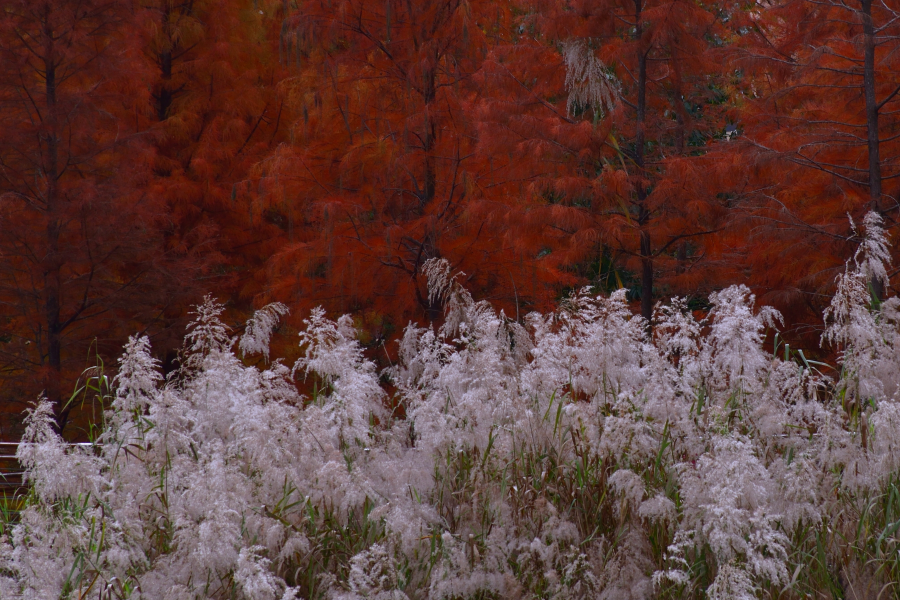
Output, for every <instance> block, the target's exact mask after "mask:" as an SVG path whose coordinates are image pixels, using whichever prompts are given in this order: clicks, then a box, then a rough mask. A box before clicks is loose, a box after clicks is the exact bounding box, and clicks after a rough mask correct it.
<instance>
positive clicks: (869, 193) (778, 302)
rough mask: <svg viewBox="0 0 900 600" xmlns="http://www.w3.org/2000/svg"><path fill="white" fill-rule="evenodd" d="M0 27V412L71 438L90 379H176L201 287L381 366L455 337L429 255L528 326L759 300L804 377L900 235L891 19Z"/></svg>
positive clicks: (396, 10)
mask: <svg viewBox="0 0 900 600" xmlns="http://www.w3.org/2000/svg"><path fill="white" fill-rule="evenodd" d="M0 16H2V21H0V53H2V56H0V122H2V132H3V135H2V139H0V198H2V200H0V224H2V226H0V252H2V261H0V297H2V303H0V306H2V309H0V313H2V321H0V333H2V337H0V377H2V379H0V396H2V402H3V408H4V411H5V412H6V413H7V414H8V415H9V414H11V413H19V412H21V410H22V409H23V408H24V407H25V406H26V404H27V403H28V402H30V401H32V400H33V399H34V398H36V397H37V395H38V394H39V393H41V392H43V393H44V394H46V396H47V398H48V399H49V400H51V401H52V402H54V403H56V405H57V406H58V414H57V420H58V423H59V425H60V426H64V425H65V423H66V421H67V419H68V418H69V415H68V413H67V412H66V411H67V410H69V409H68V408H62V407H63V406H64V405H65V402H66V400H67V399H68V398H69V396H70V394H71V392H72V390H73V389H75V388H76V386H77V380H78V377H79V374H80V373H81V372H82V371H83V370H84V369H85V368H87V367H89V366H91V365H93V364H96V361H97V360H98V359H100V360H105V361H106V362H107V363H108V362H109V361H110V360H112V357H114V356H116V355H117V353H118V352H119V351H120V349H121V347H122V344H123V343H124V341H125V339H126V337H127V336H128V335H130V334H133V333H136V332H140V333H145V334H147V335H149V336H150V338H151V339H152V340H153V344H154V348H155V350H154V351H155V353H156V354H157V355H158V357H159V358H160V359H161V360H163V362H164V363H165V365H166V368H167V369H172V368H174V365H175V363H176V360H177V350H178V348H179V344H180V342H179V341H178V340H179V339H180V335H181V333H182V331H183V328H184V325H185V324H186V322H187V321H186V317H187V314H188V312H189V310H190V307H191V306H193V305H195V304H197V303H198V302H200V300H201V299H202V297H203V295H204V294H207V293H211V294H213V295H214V296H215V297H217V298H218V299H220V300H221V301H222V302H224V303H225V306H226V307H227V311H228V313H227V314H228V315H229V317H228V319H229V320H230V321H232V322H233V323H235V324H237V323H241V322H243V320H244V319H246V317H247V316H248V315H249V314H250V312H252V309H254V308H258V307H259V306H262V305H264V304H266V303H268V302H272V301H279V302H283V303H285V304H286V305H287V306H289V307H290V309H291V316H290V317H288V320H287V322H286V324H285V325H284V326H283V332H284V333H290V332H291V331H293V332H295V333H296V327H297V325H298V323H299V319H301V318H302V317H304V316H305V315H306V314H308V311H309V310H310V309H311V308H313V307H315V306H322V307H324V308H325V309H326V310H327V311H328V312H329V314H335V315H338V314H343V313H348V314H352V315H353V316H354V319H355V321H356V323H357V325H358V326H359V328H360V331H361V332H362V335H363V343H364V345H365V346H366V347H367V348H369V349H370V350H371V354H372V357H373V358H374V359H376V360H378V361H379V364H381V363H384V364H387V362H388V360H389V357H388V355H390V353H391V352H394V351H395V347H394V346H395V344H396V339H397V338H398V337H399V335H400V333H401V331H402V329H403V328H404V327H405V326H406V324H407V323H408V322H409V321H413V322H416V323H428V322H435V323H436V322H438V321H439V320H440V315H441V312H442V310H441V307H440V306H438V305H435V304H434V302H433V301H431V300H429V297H428V292H427V289H426V282H425V279H424V277H423V271H422V268H423V265H424V263H425V262H426V261H428V260H429V259H432V258H446V259H447V260H449V261H450V262H451V264H452V265H453V267H454V269H458V270H462V271H464V272H465V273H466V285H467V286H468V287H469V289H471V290H472V293H473V294H474V295H475V296H476V297H477V298H479V299H487V300H489V301H491V302H492V303H495V304H496V305H497V306H500V307H502V308H503V309H504V310H505V312H506V314H507V315H515V317H516V318H517V319H519V320H520V321H521V320H522V319H523V318H524V316H525V315H526V314H527V313H529V312H530V311H532V310H547V309H550V308H553V307H555V306H556V305H557V304H558V302H559V301H560V300H561V299H563V298H565V297H566V296H567V295H568V294H569V293H570V292H571V291H572V290H574V289H577V288H579V287H581V286H584V285H589V286H593V287H594V288H596V289H597V290H599V291H603V292H607V293H608V292H610V291H613V290H615V289H618V288H627V289H628V290H629V296H628V298H629V301H630V302H631V303H632V305H633V308H634V310H635V312H639V313H640V314H642V315H643V316H644V317H645V318H648V319H649V318H650V317H651V315H652V310H653V306H654V303H655V302H656V301H658V300H659V299H662V298H668V297H672V296H676V295H677V296H687V297H689V298H690V299H691V302H692V304H691V306H692V308H694V309H697V310H704V309H705V308H706V307H705V305H704V302H705V301H704V300H703V298H705V297H706V295H708V293H709V292H711V291H715V290H718V289H721V288H723V287H725V286H727V285H729V284H732V283H745V284H746V285H748V286H750V287H751V288H752V289H753V290H754V291H755V292H756V293H757V294H758V296H759V299H760V300H761V301H762V302H764V303H767V304H772V305H774V306H776V307H777V308H778V309H780V310H781V311H782V312H784V313H785V314H786V315H787V316H788V317H789V321H790V323H791V326H790V327H789V331H787V332H786V333H785V334H786V335H788V336H789V337H790V338H791V339H792V341H793V342H794V343H795V344H796V345H799V346H804V347H807V348H809V351H810V352H814V353H815V352H817V347H818V338H819V336H820V335H821V327H819V328H818V329H817V326H816V325H815V324H816V323H818V322H820V315H821V313H822V311H823V309H824V308H825V306H827V304H828V301H829V300H830V297H831V295H832V294H833V292H834V281H835V276H836V275H837V274H838V273H839V272H840V270H841V268H842V265H843V263H844V261H845V260H846V259H847V258H848V257H849V256H850V255H851V254H852V252H853V249H854V248H855V244H856V243H857V242H858V236H859V231H857V230H855V229H854V226H853V222H857V221H859V220H860V219H861V217H862V215H863V214H864V213H866V212H867V211H870V210H871V211H875V212H877V213H879V214H881V215H883V216H884V218H885V219H886V223H887V229H888V231H889V232H890V231H893V228H894V226H895V224H896V222H897V217H898V201H897V193H898V192H897V190H898V187H897V186H898V185H900V182H898V179H897V177H898V175H900V163H898V148H900V144H898V135H900V130H898V120H900V119H898V111H897V107H898V106H900V96H898V95H897V93H898V85H900V82H898V80H897V77H896V64H895V63H896V61H898V60H900V59H898V58H897V57H898V53H897V50H898V47H900V37H898V34H900V23H898V22H897V14H896V12H895V10H894V8H892V7H891V6H889V5H888V3H884V2H881V3H879V2H867V1H862V2H859V3H840V2H824V3H822V2H806V1H777V2H766V3H752V2H749V3H739V2H715V3H702V2H685V1H681V0H677V1H655V0H650V1H647V0H628V1H622V2H616V1H606V0H602V1H591V2H573V1H567V2H555V1H549V0H548V1H543V0H541V1H535V2H508V1H506V0H504V1H495V0H472V1H468V2H465V1H462V0H450V1H446V0H417V1H415V2H403V1H394V0H372V1H370V0H352V1H338V0H327V1H326V0H322V1H319V0H315V1H306V0H304V1H303V2H297V1H295V0H283V1H282V0H278V1H275V0H252V1H251V0H217V1H212V0H18V1H17V0H4V2H3V12H2V15H0ZM876 285H880V284H877V282H876ZM874 291H875V293H876V294H877V295H878V296H879V297H880V296H883V295H885V294H889V290H888V289H886V288H885V289H882V288H881V287H878V289H875V290H874ZM282 337H284V338H285V339H289V340H291V342H290V344H291V345H293V336H291V335H288V336H282ZM392 344H394V346H392ZM288 352H290V351H289V350H288ZM6 421H7V422H8V424H7V425H6V426H7V427H11V426H12V423H13V421H15V419H12V420H10V418H7V419H6ZM7 434H9V435H12V434H13V431H12V429H5V430H4V435H7Z"/></svg>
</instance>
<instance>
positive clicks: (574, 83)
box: [562, 40, 621, 115]
mask: <svg viewBox="0 0 900 600" xmlns="http://www.w3.org/2000/svg"><path fill="white" fill-rule="evenodd" d="M562 54H563V60H564V61H565V65H566V89H567V90H569V100H568V102H567V104H566V109H567V111H568V114H569V115H571V114H572V113H573V111H575V110H576V109H579V108H580V109H582V110H583V109H585V108H587V107H591V108H593V109H594V110H595V111H597V113H598V114H601V115H603V114H607V113H610V112H612V110H613V109H614V108H615V106H616V102H617V101H618V99H619V95H620V94H621V90H620V87H619V82H618V81H617V80H616V78H615V76H614V75H613V74H612V73H610V72H609V70H608V69H607V67H606V65H604V64H603V61H601V60H600V59H599V58H597V56H596V54H595V53H594V50H593V48H591V47H590V46H589V45H588V44H587V43H586V42H585V41H584V40H570V41H568V42H565V43H563V45H562Z"/></svg>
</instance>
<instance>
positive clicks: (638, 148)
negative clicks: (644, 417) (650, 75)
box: [634, 0, 653, 324]
mask: <svg viewBox="0 0 900 600" xmlns="http://www.w3.org/2000/svg"><path fill="white" fill-rule="evenodd" d="M642 8H643V7H642V0H634V9H635V11H634V12H635V23H636V26H635V39H636V40H637V41H638V57H637V58H638V81H637V85H638V89H637V92H638V97H637V134H636V136H635V151H634V162H635V164H636V165H637V177H638V182H637V203H638V219H637V222H638V228H639V233H640V240H641V247H640V256H641V316H643V317H644V318H645V319H647V323H648V324H649V323H650V318H651V317H652V316H653V252H652V250H653V248H652V244H651V241H650V229H649V225H650V211H649V210H647V190H646V189H645V188H644V183H643V177H644V145H645V139H644V122H645V120H646V114H647V53H646V52H645V51H644V49H643V48H642V47H641V45H640V41H641V37H642V35H643V32H644V31H643V28H644V24H643V21H642V16H641V12H642Z"/></svg>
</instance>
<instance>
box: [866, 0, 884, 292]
mask: <svg viewBox="0 0 900 600" xmlns="http://www.w3.org/2000/svg"><path fill="white" fill-rule="evenodd" d="M861 5H862V22H863V91H864V95H865V98H866V131H867V133H868V146H869V198H870V200H869V210H871V211H874V212H877V213H881V156H880V151H879V140H878V110H879V106H878V101H877V99H876V98H875V24H874V23H873V22H872V0H862V2H861ZM872 289H873V291H874V293H875V296H876V297H877V298H878V299H879V300H882V299H884V282H883V281H881V280H873V281H872Z"/></svg>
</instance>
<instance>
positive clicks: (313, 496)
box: [0, 216, 900, 600]
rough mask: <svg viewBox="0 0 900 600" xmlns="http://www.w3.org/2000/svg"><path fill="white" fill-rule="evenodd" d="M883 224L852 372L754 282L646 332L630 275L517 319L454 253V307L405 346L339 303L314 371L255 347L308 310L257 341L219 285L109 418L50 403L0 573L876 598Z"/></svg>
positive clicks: (892, 478) (884, 349) (227, 594)
mask: <svg viewBox="0 0 900 600" xmlns="http://www.w3.org/2000/svg"><path fill="white" fill-rule="evenodd" d="M865 225H866V243H865V244H864V245H863V246H862V248H861V250H860V253H859V254H858V255H857V256H856V257H855V258H854V260H852V261H851V262H850V263H849V264H848V267H847V271H846V273H845V274H844V275H842V276H841V278H840V280H839V282H838V291H837V295H836V296H835V298H834V301H833V303H832V307H831V309H830V310H829V312H828V321H827V330H826V333H825V339H826V341H828V342H830V343H833V344H837V345H839V346H840V350H841V352H842V361H843V368H842V370H841V371H840V372H839V373H837V374H834V375H831V374H830V373H829V372H824V373H823V371H827V370H825V368H824V366H822V365H820V364H818V363H813V362H811V361H808V360H807V359H806V358H805V356H804V355H803V354H802V353H800V352H794V351H791V350H790V349H789V348H788V347H786V346H785V345H783V344H777V346H776V352H775V353H774V354H773V353H772V352H771V351H766V350H764V349H763V343H764V341H765V339H766V336H767V335H770V334H771V333H772V332H773V331H774V329H773V328H774V327H776V326H777V324H778V322H779V319H780V315H778V313H777V312H776V311H773V310H771V309H766V308H762V309H758V308H757V307H756V306H755V300H754V297H753V295H752V294H751V293H750V291H749V290H748V289H747V288H745V287H743V286H736V287H731V288H728V289H725V290H723V291H721V292H718V293H716V294H714V295H713V296H712V297H711V298H710V303H711V310H710V311H709V313H708V315H707V316H706V317H705V319H703V320H702V321H697V320H696V319H695V317H694V314H693V313H692V312H691V311H690V310H688V307H687V304H686V302H685V301H684V300H682V299H674V300H672V301H671V302H670V303H669V304H667V305H661V306H659V307H658V308H657V311H656V315H655V327H654V329H653V334H652V335H648V334H647V330H646V327H645V323H644V322H643V321H642V320H641V318H640V317H636V316H634V315H633V314H632V312H631V311H630V310H629V308H628V306H627V304H626V299H625V292H624V291H618V292H615V293H613V294H612V295H611V296H609V297H602V296H593V295H591V294H589V293H588V292H587V291H583V292H581V293H578V294H576V295H574V296H572V297H571V298H570V299H569V300H568V301H566V302H565V303H564V304H563V306H561V307H560V308H559V310H558V311H556V312H554V313H552V314H549V315H541V314H532V315H529V316H528V318H527V319H526V321H525V323H524V324H521V323H518V322H516V321H515V320H512V319H509V318H508V317H506V316H505V315H504V314H503V313H502V312H501V313H499V314H498V313H496V312H495V311H494V310H493V309H492V308H491V307H490V306H489V305H488V304H487V303H484V302H475V301H474V300H473V299H472V297H471V296H470V295H469V294H468V293H467V292H466V291H465V290H464V289H463V288H462V287H461V286H460V284H459V283H458V278H456V277H455V276H454V274H453V273H451V272H450V269H449V266H448V265H447V264H446V263H444V262H440V261H437V262H432V263H431V264H430V265H429V268H428V276H429V281H430V282H431V286H432V291H433V295H434V298H438V299H439V300H441V301H442V302H443V304H444V306H445V309H446V312H447V319H446V322H445V324H444V325H443V327H441V328H440V329H439V330H432V329H429V328H419V327H416V326H414V325H410V326H409V327H408V328H407V330H406V332H405V334H404V336H403V339H402V341H401V344H400V360H399V362H398V364H397V365H396V366H395V367H393V368H391V369H389V370H388V371H387V372H384V373H379V372H377V370H376V368H375V366H374V365H373V364H372V363H371V362H370V361H368V360H366V358H365V357H364V355H363V351H362V348H361V347H360V345H359V344H358V342H357V341H356V333H355V331H354V329H353V326H352V321H351V319H350V318H349V317H342V318H340V319H338V320H337V321H332V320H329V319H328V318H326V316H325V314H324V312H323V311H321V310H316V311H313V313H312V314H311V316H310V317H309V318H308V319H307V320H306V322H305V323H306V327H305V329H304V331H303V332H302V333H301V334H300V343H301V348H302V350H303V356H302V358H301V359H300V360H299V361H297V363H296V364H295V365H294V366H293V368H292V369H291V368H288V367H287V366H285V365H282V364H281V363H280V362H279V361H277V360H276V361H275V362H273V363H271V364H270V365H269V366H268V368H266V369H265V370H260V369H258V368H256V367H249V366H246V365H245V364H244V363H243V362H242V361H241V360H239V359H238V357H237V356H236V355H235V347H237V348H238V349H239V350H240V351H242V352H243V353H244V354H251V353H257V354H266V353H267V348H268V344H267V342H268V339H269V336H270V334H271V331H272V329H273V327H274V326H275V325H276V324H277V320H278V318H279V317H280V316H282V315H283V314H284V313H285V312H286V309H285V308H284V307H283V306H280V305H277V306H270V307H267V308H265V309H263V310H262V311H261V312H260V313H259V314H257V316H255V317H254V318H253V319H252V320H251V322H250V323H249V324H248V327H247V334H246V335H245V337H244V339H242V340H238V339H236V338H231V337H229V332H228V329H227V328H226V327H225V326H224V325H223V324H222V322H221V321H220V319H219V315H220V313H221V310H222V309H221V307H220V306H218V305H217V304H216V303H215V302H214V301H213V300H211V299H207V301H206V302H205V303H204V304H203V305H202V306H200V307H199V308H198V310H197V313H196V320H195V321H194V323H193V324H192V326H191V328H190V330H189V332H188V335H187V340H186V344H185V351H184V356H183V358H182V368H181V369H180V370H179V371H178V372H177V373H176V374H175V375H174V376H173V377H171V378H169V380H164V379H163V377H162V376H161V374H160V372H159V365H158V364H157V362H156V361H155V360H154V359H153V358H152V357H151V353H150V347H149V343H148V340H147V339H146V338H136V339H132V340H130V341H129V343H128V345H127V347H126V348H125V353H124V355H123V356H122V358H121V359H120V361H119V368H118V375H117V376H116V378H115V380H114V383H113V385H112V389H111V392H110V398H109V402H108V405H107V411H106V414H105V419H104V425H103V433H102V435H101V436H99V437H98V439H97V440H96V442H95V443H93V444H91V445H85V446H80V447H76V448H71V447H68V446H66V445H65V444H63V442H62V440H61V439H60V438H59V437H58V436H57V435H56V434H55V433H54V432H53V429H52V422H51V414H52V411H51V407H50V406H49V405H48V404H47V403H46V402H41V403H39V404H37V405H36V407H35V408H34V409H33V410H32V411H31V413H30V415H29V417H28V428H27V433H26V435H25V439H24V440H23V443H22V444H21V446H20V449H19V458H20V460H21V462H22V463H23V464H24V466H25V468H26V469H27V478H28V481H29V483H30V486H31V487H30V489H31V491H30V495H29V497H28V499H27V501H26V502H25V505H24V508H23V510H22V511H21V513H20V517H19V518H18V520H17V521H16V522H8V523H6V524H5V525H4V527H3V529H2V530H0V531H2V537H0V597H2V598H23V599H29V600H31V599H34V600H43V599H47V598H87V597H100V598H135V599H159V600H163V599H166V600H178V599H185V600H187V599H199V598H223V599H224V598H235V599H248V600H249V599H252V600H279V599H281V600H287V599H291V598H333V599H340V600H359V599H362V598H369V599H380V600H388V599H390V600H402V599H408V598H432V599H451V598H454V599H463V598H554V599H563V598H601V599H603V598H605V599H615V600H619V599H629V598H634V599H639V598H640V599H643V598H657V597H660V598H693V597H696V598H701V597H705V598H711V599H720V600H725V599H743V598H758V597H776V596H778V597H797V598H800V597H805V594H807V593H810V594H811V593H813V592H814V591H816V590H820V589H824V587H827V586H831V589H832V590H835V589H841V590H847V589H849V588H853V589H854V590H855V591H854V593H856V594H861V595H858V597H875V595H876V594H877V593H878V590H880V589H884V588H883V587H882V586H883V585H888V586H890V585H891V583H890V582H891V581H892V580H893V581H896V575H897V574H898V565H900V558H898V556H900V554H898V550H900V541H898V537H897V529H898V525H897V524H898V523H900V515H898V514H897V513H898V511H900V493H898V492H897V485H896V482H897V476H898V469H900V302H898V301H897V299H896V298H892V299H890V300H887V301H885V302H883V303H880V304H877V305H873V303H872V301H871V296H870V294H869V293H868V282H869V281H870V280H871V278H872V277H882V278H883V277H885V273H886V271H885V270H884V263H885V257H886V256H887V253H886V251H885V248H886V240H885V236H884V232H883V230H882V229H881V224H880V221H879V220H878V218H877V217H874V216H870V217H867V220H866V222H865ZM298 379H304V380H305V381H306V382H307V384H312V389H314V393H313V394H312V395H311V397H304V396H301V395H300V394H299V393H298V391H297V386H296V382H297V380H298ZM380 379H389V380H390V382H391V384H392V386H391V389H395V390H396V392H395V393H393V395H391V396H388V394H387V393H386V392H385V391H384V389H385V388H384V387H383V386H382V385H381V382H380ZM895 521H896V522H895ZM860 532H862V533H860ZM867 586H868V587H867ZM865 590H874V593H873V595H872V596H867V595H866V594H867V592H866V591H865ZM890 593H894V591H891V592H890Z"/></svg>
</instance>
